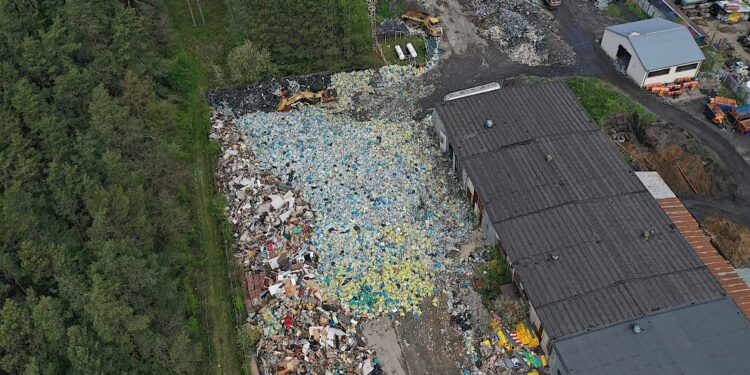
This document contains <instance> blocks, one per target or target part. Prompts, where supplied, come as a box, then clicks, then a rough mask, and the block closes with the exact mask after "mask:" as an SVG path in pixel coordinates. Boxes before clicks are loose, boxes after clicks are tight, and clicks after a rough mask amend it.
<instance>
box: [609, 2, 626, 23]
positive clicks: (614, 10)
mask: <svg viewBox="0 0 750 375" xmlns="http://www.w3.org/2000/svg"><path fill="white" fill-rule="evenodd" d="M607 14H608V15H609V16H610V17H612V18H615V19H618V20H620V21H627V19H626V18H625V16H624V15H623V14H622V8H620V5H619V4H617V3H609V4H608V5H607Z"/></svg>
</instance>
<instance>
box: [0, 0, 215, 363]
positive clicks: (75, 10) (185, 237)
mask: <svg viewBox="0 0 750 375" xmlns="http://www.w3.org/2000/svg"><path fill="white" fill-rule="evenodd" d="M150 4H154V2H149V1H116V0H98V1H90V0H69V1H61V0H35V1H23V0H6V1H0V135H1V136H0V374H61V373H66V374H105V373H106V374H113V373H129V374H136V373H137V374H155V373H189V372H194V371H196V369H197V368H198V366H199V363H200V361H201V360H202V358H203V357H204V354H202V346H201V345H200V344H199V341H200V340H199V339H198V333H197V324H190V323H189V320H190V319H191V314H190V308H189V306H188V302H187V300H188V298H186V293H187V291H186V289H185V285H186V283H184V277H185V276H184V275H185V274H184V268H185V267H186V263H188V261H189V257H190V238H191V237H190V236H191V223H190V217H189V195H187V194H186V193H184V192H183V193H182V194H181V189H184V188H185V186H186V180H187V176H188V175H189V171H187V170H186V169H187V168H186V165H188V164H187V163H185V162H181V160H183V161H184V160H185V159H186V158H187V156H186V155H183V154H181V153H182V151H181V150H182V149H183V148H181V147H180V146H179V141H178V140H179V139H180V137H179V136H178V135H177V134H175V133H176V130H175V129H176V126H175V124H176V123H177V113H176V111H177V110H176V105H175V99H174V97H175V96H176V95H177V93H176V92H175V90H177V88H173V87H172V85H171V84H170V77H171V76H172V74H173V73H172V72H173V71H174V69H173V66H174V64H173V61H172V60H171V59H169V58H167V56H169V54H168V53H167V50H168V44H167V40H168V38H167V37H168V31H167V30H168V27H167V26H166V21H165V19H164V14H163V12H160V11H157V9H156V8H154V5H150ZM185 195H187V197H184V196H185ZM179 197H182V198H179ZM187 284H188V285H189V283H187Z"/></svg>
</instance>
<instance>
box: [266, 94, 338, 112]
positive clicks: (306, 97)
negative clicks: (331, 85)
mask: <svg viewBox="0 0 750 375" xmlns="http://www.w3.org/2000/svg"><path fill="white" fill-rule="evenodd" d="M279 96H280V97H281V99H280V100H279V104H277V105H276V111H278V112H287V111H290V110H291V109H292V108H293V107H294V106H295V105H296V104H298V103H308V104H320V103H329V102H332V101H334V100H336V99H337V98H338V94H337V93H336V89H325V90H322V91H318V92H311V91H300V92H298V93H296V94H294V95H292V96H290V97H287V96H286V94H285V93H284V91H283V90H282V91H281V94H280V95H279Z"/></svg>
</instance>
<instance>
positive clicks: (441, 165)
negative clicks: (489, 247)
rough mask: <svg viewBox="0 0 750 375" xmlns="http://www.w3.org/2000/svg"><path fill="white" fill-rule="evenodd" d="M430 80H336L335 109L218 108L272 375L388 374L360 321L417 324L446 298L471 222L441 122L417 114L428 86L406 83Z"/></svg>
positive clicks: (402, 74) (249, 283)
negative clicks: (450, 270) (442, 144)
mask: <svg viewBox="0 0 750 375" xmlns="http://www.w3.org/2000/svg"><path fill="white" fill-rule="evenodd" d="M423 73H424V68H421V69H420V68H414V67H395V66H393V67H383V68H381V69H378V70H371V71H363V72H354V73H339V74H335V75H333V76H332V77H330V82H331V86H332V87H334V88H336V89H337V91H338V93H339V100H338V103H329V104H324V105H321V106H318V107H315V106H303V107H302V108H301V109H299V110H293V111H291V112H283V113H282V112H260V111H257V112H250V113H246V114H244V115H242V116H238V113H240V114H241V113H245V112H246V110H247V108H249V107H248V106H246V105H244V104H242V103H244V102H243V101H238V102H236V103H240V105H241V108H240V110H238V111H235V110H234V108H231V104H230V102H229V101H226V100H225V101H222V103H223V106H217V107H214V111H213V115H212V116H213V118H212V123H213V130H212V133H211V134H210V138H212V139H214V140H216V141H218V142H219V144H220V145H221V150H222V157H221V158H220V162H219V167H218V169H217V173H216V175H217V184H218V185H219V187H220V188H221V189H222V190H223V192H224V194H225V195H226V196H227V202H228V212H227V215H228V217H229V219H230V221H231V222H232V223H233V224H234V228H235V233H234V235H235V239H236V241H235V242H236V244H237V252H236V254H235V257H236V258H237V260H238V262H240V263H241V264H242V265H243V266H244V269H245V272H246V275H245V278H244V281H243V283H244V286H245V288H246V289H247V290H248V298H247V300H246V301H245V305H246V308H247V311H248V324H250V325H252V326H255V327H258V328H260V329H261V330H262V335H261V339H260V342H259V343H258V345H257V348H258V349H257V350H258V352H257V355H258V360H259V365H260V368H261V370H262V372H263V373H284V374H285V373H314V374H364V375H368V374H380V373H382V369H381V367H380V363H379V359H378V358H377V357H376V353H373V352H372V351H369V350H367V349H366V348H365V345H364V342H363V341H362V339H361V337H360V335H359V334H358V326H359V322H361V321H362V319H370V318H374V317H377V316H381V315H384V314H398V315H401V316H404V315H406V314H411V315H412V316H420V314H421V311H420V309H419V306H420V303H421V302H422V301H423V300H430V299H431V298H434V295H435V293H436V292H438V291H439V288H436V286H435V284H434V283H433V278H434V276H435V275H436V274H437V273H439V272H442V271H443V269H444V268H445V267H444V263H443V261H444V259H445V255H446V254H447V253H449V252H452V251H456V250H457V246H458V244H459V243H460V241H461V239H462V238H463V237H464V235H465V234H466V232H467V231H468V230H469V229H470V228H471V226H472V222H471V219H470V216H469V215H468V213H469V212H470V211H469V209H468V207H467V206H466V204H465V203H464V201H463V200H462V199H461V193H460V189H459V188H458V187H457V184H456V183H455V176H452V175H451V174H450V172H449V171H450V170H449V168H448V166H447V163H446V162H445V161H444V160H443V158H442V156H441V155H440V154H439V151H438V149H437V147H436V145H435V143H434V134H433V131H432V127H431V123H430V119H429V118H426V119H424V120H422V121H414V120H412V119H411V117H412V116H413V114H414V113H415V112H413V111H414V109H415V108H417V106H416V101H417V100H419V98H421V96H420V95H424V94H425V93H426V92H428V90H429V89H428V88H425V87H424V86H423V85H421V84H420V85H417V84H414V85H413V86H414V87H413V88H407V87H406V86H412V85H409V84H405V83H408V82H411V80H413V79H415V78H416V77H418V76H419V75H421V74H423ZM260 90H262V91H266V89H260ZM250 91H251V92H252V90H250ZM256 92H257V91H256ZM408 95H414V97H407V96H408ZM256 103H257V102H256ZM394 103H399V105H394ZM410 103H411V104H410ZM273 104H275V103H273Z"/></svg>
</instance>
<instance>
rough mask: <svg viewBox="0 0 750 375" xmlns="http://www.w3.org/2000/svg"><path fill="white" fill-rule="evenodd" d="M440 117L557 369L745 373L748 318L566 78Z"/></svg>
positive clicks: (512, 90)
mask: <svg viewBox="0 0 750 375" xmlns="http://www.w3.org/2000/svg"><path fill="white" fill-rule="evenodd" d="M433 121H434V125H435V128H436V131H437V133H438V135H439V136H440V142H441V148H442V149H443V151H444V152H446V153H448V155H449V156H450V157H451V158H452V160H453V167H454V169H455V171H456V173H457V175H458V176H459V178H460V182H461V184H462V186H463V188H464V190H465V192H466V195H467V198H468V199H469V200H470V201H471V202H472V203H473V207H474V211H475V212H476V214H477V215H478V217H479V220H480V222H481V226H482V229H483V232H484V234H485V236H486V237H487V240H488V241H489V242H490V243H497V244H499V245H500V246H501V248H502V250H503V255H504V256H505V257H506V260H507V264H508V265H509V267H510V271H511V274H512V275H513V281H514V283H515V284H516V285H517V286H518V288H519V290H520V291H521V294H522V295H523V296H524V298H525V299H526V301H527V302H528V303H529V305H530V315H531V316H530V319H531V321H532V323H533V324H534V326H535V328H536V330H537V334H538V335H539V337H541V341H542V348H543V349H544V350H545V352H546V353H547V354H548V355H549V357H550V368H551V370H552V373H553V374H555V375H566V374H587V375H588V374H591V375H593V374H625V373H627V374H656V373H658V374H704V373H705V372H704V370H705V369H706V366H707V364H710V365H711V369H712V372H713V373H721V374H741V373H745V372H746V370H747V367H746V366H747V363H746V360H745V358H750V347H748V346H747V345H742V343H743V342H744V340H745V339H746V338H747V337H750V322H748V320H747V318H746V317H745V316H744V315H743V314H742V312H741V311H740V310H739V308H738V307H737V305H736V304H735V302H734V301H733V300H732V299H730V298H729V297H728V296H727V294H726V291H725V290H724V289H723V288H722V286H721V285H720V284H719V283H718V282H717V281H716V279H715V278H714V276H713V275H712V274H711V272H709V270H708V269H707V267H706V265H705V264H704V263H703V261H702V260H701V258H700V257H699V256H698V255H697V254H696V252H695V251H694V250H693V249H692V248H691V246H690V244H689V243H688V242H687V240H686V239H685V238H684V237H683V235H682V234H681V232H680V231H679V230H678V229H677V228H676V227H675V225H674V224H673V222H672V221H671V219H670V218H669V216H667V214H666V213H665V212H664V210H663V209H662V208H661V207H660V206H659V204H657V202H656V200H655V199H654V197H653V196H652V194H651V193H650V192H649V190H648V189H647V188H646V187H645V186H644V183H643V182H641V180H640V179H639V178H638V176H636V175H635V173H634V172H633V171H632V169H631V168H630V167H629V166H628V165H627V164H626V163H625V162H624V161H623V160H622V158H621V157H620V155H619V154H618V152H617V151H616V150H615V149H614V147H613V145H612V144H611V142H610V141H609V140H608V139H607V137H606V136H605V135H604V133H603V132H602V131H601V130H600V129H599V128H598V126H597V125H596V124H595V123H594V121H593V120H592V119H591V118H590V117H589V116H588V115H587V114H586V112H585V110H584V109H583V108H582V107H581V105H580V103H578V100H577V99H576V97H575V96H574V95H573V94H572V93H571V92H570V91H569V90H568V89H567V87H566V86H565V85H564V84H563V83H562V82H552V83H545V84H538V85H531V86H516V87H508V88H503V89H500V90H496V91H492V92H488V93H484V94H479V95H475V96H470V97H465V98H461V99H456V100H452V101H449V102H445V103H442V104H441V105H440V106H438V107H437V108H436V109H435V113H434V115H433ZM708 316H711V318H710V319H709V318H707V317H708ZM707 332H711V334H710V335H707V334H706V333H707Z"/></svg>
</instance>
